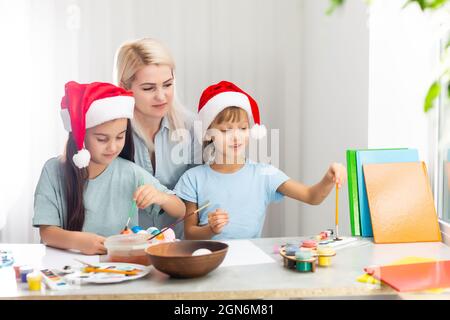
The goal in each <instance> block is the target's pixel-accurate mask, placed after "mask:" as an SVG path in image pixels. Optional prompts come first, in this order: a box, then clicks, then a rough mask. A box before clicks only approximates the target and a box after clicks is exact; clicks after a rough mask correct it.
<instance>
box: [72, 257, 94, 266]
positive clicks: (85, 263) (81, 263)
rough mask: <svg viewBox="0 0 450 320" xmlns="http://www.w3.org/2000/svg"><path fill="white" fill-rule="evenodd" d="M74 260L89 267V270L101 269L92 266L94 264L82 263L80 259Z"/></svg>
mask: <svg viewBox="0 0 450 320" xmlns="http://www.w3.org/2000/svg"><path fill="white" fill-rule="evenodd" d="M74 260H75V261H78V262H79V263H81V264H84V265H85V266H88V267H89V268H100V267H97V266H94V265H92V264H90V263H87V262H84V261H81V260H80V259H77V258H74Z"/></svg>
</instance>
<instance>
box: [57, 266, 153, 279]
mask: <svg viewBox="0 0 450 320" xmlns="http://www.w3.org/2000/svg"><path fill="white" fill-rule="evenodd" d="M95 266H96V267H100V268H101V269H107V268H108V269H114V270H123V271H131V270H139V273H138V274H137V275H135V276H127V275H124V274H116V273H104V272H89V273H84V272H82V271H81V270H82V269H80V270H77V271H75V272H74V273H71V274H68V275H66V276H65V277H64V278H65V279H66V281H68V282H70V283H74V284H82V283H116V282H122V281H130V280H136V279H139V278H142V277H145V276H146V275H147V274H148V273H149V272H150V269H151V266H148V267H147V266H143V265H140V264H133V263H122V262H105V263H96V264H95Z"/></svg>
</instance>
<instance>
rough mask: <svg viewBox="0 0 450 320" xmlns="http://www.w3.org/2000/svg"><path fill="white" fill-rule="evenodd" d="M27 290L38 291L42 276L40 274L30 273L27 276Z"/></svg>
mask: <svg viewBox="0 0 450 320" xmlns="http://www.w3.org/2000/svg"><path fill="white" fill-rule="evenodd" d="M27 282H28V289H29V290H31V291H40V290H41V282H42V274H41V273H40V272H31V273H28V274H27Z"/></svg>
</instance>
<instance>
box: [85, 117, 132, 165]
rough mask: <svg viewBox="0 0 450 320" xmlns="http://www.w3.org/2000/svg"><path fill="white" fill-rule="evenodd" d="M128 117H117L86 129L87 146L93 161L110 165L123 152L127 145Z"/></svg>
mask: <svg viewBox="0 0 450 320" xmlns="http://www.w3.org/2000/svg"><path fill="white" fill-rule="evenodd" d="M126 131H127V119H125V118H122V119H116V120H111V121H108V122H105V123H102V124H100V125H98V126H95V127H93V128H89V129H87V130H86V136H85V140H84V143H85V146H86V149H88V150H89V153H90V154H91V161H93V162H95V163H97V164H101V165H109V164H110V163H111V162H112V161H113V160H114V159H115V158H117V156H118V155H119V154H120V152H122V149H123V147H124V145H125V134H126Z"/></svg>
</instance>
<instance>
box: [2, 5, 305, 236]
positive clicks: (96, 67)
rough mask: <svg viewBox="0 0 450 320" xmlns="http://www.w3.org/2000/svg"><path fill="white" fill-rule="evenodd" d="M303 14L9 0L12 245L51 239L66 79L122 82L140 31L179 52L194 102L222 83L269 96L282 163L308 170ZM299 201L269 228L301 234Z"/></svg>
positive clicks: (296, 8) (7, 134)
mask: <svg viewBox="0 0 450 320" xmlns="http://www.w3.org/2000/svg"><path fill="white" fill-rule="evenodd" d="M300 15H301V1H297V0H283V1H276V0H246V1H240V0H190V1H187V0H151V1H150V0H134V1H130V0H126V1H125V0H93V1H92V0H89V1H88V0H79V1H75V0H0V36H1V37H0V39H2V46H1V49H0V70H1V76H0V85H1V86H0V88H1V89H0V91H1V92H2V98H3V99H2V103H1V108H0V119H1V126H0V136H1V137H2V140H1V141H2V143H1V146H0V148H1V157H0V170H1V172H0V242H37V241H39V236H38V233H37V230H34V229H33V228H32V226H31V218H32V216H33V194H34V189H35V186H36V184H37V181H38V179H39V175H40V172H41V168H42V166H43V164H44V163H45V161H46V160H47V159H49V158H51V157H53V156H56V155H59V154H61V153H62V151H63V148H64V144H65V140H66V138H67V134H66V132H65V131H64V130H63V127H62V124H61V120H60V117H59V104H60V99H61V97H62V95H63V93H64V83H65V82H66V81H68V80H76V81H80V82H90V81H112V66H113V59H114V53H115V50H116V49H117V48H118V46H119V45H120V44H121V43H122V42H124V41H126V40H130V39H135V38H139V37H144V36H146V37H154V38H157V39H160V40H161V41H163V42H164V43H166V44H167V46H168V47H169V48H170V49H171V50H172V52H173V54H174V56H175V60H176V62H177V66H178V69H177V77H178V92H179V94H180V98H181V100H182V101H183V102H184V103H185V104H186V105H187V106H188V107H189V108H190V109H191V110H195V107H196V105H197V103H198V99H199V96H200V93H201V90H202V89H203V88H205V87H206V86H207V85H209V84H212V83H214V82H217V81H219V80H222V79H226V80H231V81H234V82H236V83H238V84H239V85H240V86H241V87H242V88H244V89H245V90H247V91H249V92H250V93H251V94H253V95H254V96H255V97H257V100H258V102H259V104H260V107H261V113H262V119H263V121H264V122H265V124H266V126H267V127H268V128H278V129H282V130H281V132H280V139H281V141H282V143H281V145H280V162H279V166H280V168H281V169H284V170H285V171H286V172H287V173H288V174H289V175H291V176H292V177H295V178H298V179H299V178H301V177H300V166H299V165H298V162H299V161H298V159H299V158H298V157H299V154H300V142H299V139H300V130H299V126H298V123H299V121H298V119H299V117H300V108H299V105H300V93H299V91H300V90H299V88H300V62H301V60H300V57H301V55H300V31H301V27H302V26H301V19H300ZM284 128H286V130H284ZM288 134H289V136H288ZM269 155H270V154H269ZM285 206H287V207H288V208H289V210H288V211H289V214H286V215H285V214H284V211H285V210H284V208H285ZM298 208H299V207H298V204H297V203H295V202H286V203H283V204H278V205H275V206H273V207H272V208H271V210H270V211H271V212H273V213H269V214H268V218H267V221H266V228H265V231H264V234H265V235H272V236H277V235H279V236H281V235H283V234H285V233H286V230H288V231H289V233H291V234H296V233H298V221H299V218H298V212H296V211H298ZM290 216H292V219H295V220H291V218H289V217H290Z"/></svg>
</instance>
